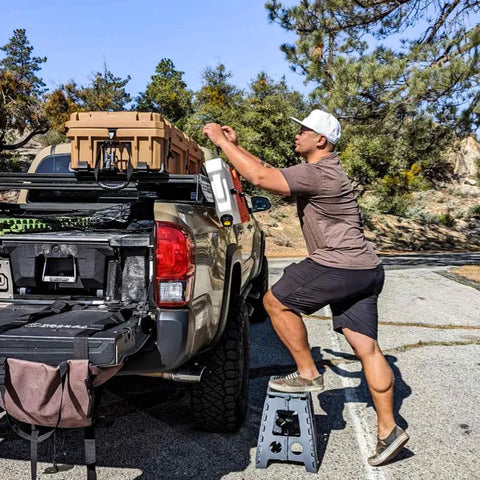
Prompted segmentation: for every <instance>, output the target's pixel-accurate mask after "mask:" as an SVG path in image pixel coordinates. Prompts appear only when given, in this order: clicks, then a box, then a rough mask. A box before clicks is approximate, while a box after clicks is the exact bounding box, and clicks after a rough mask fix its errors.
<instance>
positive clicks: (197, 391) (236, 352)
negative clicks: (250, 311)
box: [191, 296, 250, 432]
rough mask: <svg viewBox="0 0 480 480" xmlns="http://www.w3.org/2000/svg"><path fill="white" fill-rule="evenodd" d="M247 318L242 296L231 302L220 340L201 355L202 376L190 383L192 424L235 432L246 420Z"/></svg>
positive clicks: (210, 429) (215, 430) (247, 371)
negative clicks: (192, 383) (197, 380)
mask: <svg viewBox="0 0 480 480" xmlns="http://www.w3.org/2000/svg"><path fill="white" fill-rule="evenodd" d="M248 326H249V322H248V316H247V313H246V308H245V302H244V300H243V298H241V297H240V296H237V297H235V298H234V299H233V301H232V302H231V304H230V309H229V313H228V319H227V325H226V326H225V331H224V332H223V335H222V338H221V339H220V341H219V343H218V344H217V345H216V346H215V347H214V348H213V350H210V351H209V352H208V354H206V355H205V356H204V357H203V362H204V364H205V366H206V369H205V372H204V373H203V375H202V380H201V382H200V383H198V384H194V385H192V390H191V406H192V412H193V419H194V422H195V425H196V426H197V427H198V428H200V429H202V430H209V431H213V432H234V431H236V430H237V429H238V428H239V427H240V426H241V425H242V423H243V421H244V420H245V415H246V412H247V405H248V374H249V341H250V340H249V328H248Z"/></svg>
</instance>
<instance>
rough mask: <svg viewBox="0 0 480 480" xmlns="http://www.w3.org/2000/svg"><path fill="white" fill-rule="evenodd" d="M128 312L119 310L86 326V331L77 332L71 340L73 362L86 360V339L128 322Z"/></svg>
mask: <svg viewBox="0 0 480 480" xmlns="http://www.w3.org/2000/svg"><path fill="white" fill-rule="evenodd" d="M127 311H128V310H123V309H122V310H119V311H118V312H115V313H113V314H112V315H111V316H110V317H106V318H102V319H101V320H97V321H96V322H95V323H92V324H91V325H89V326H88V328H87V329H85V330H82V331H81V332H78V333H77V334H76V335H75V337H74V338H73V358H74V359H75V360H88V359H89V356H88V338H89V337H90V335H92V334H93V333H97V332H103V331H104V330H106V329H107V328H110V327H113V326H115V325H120V324H121V323H124V322H126V321H127V320H128V318H127V317H126V314H127V313H126V312H127Z"/></svg>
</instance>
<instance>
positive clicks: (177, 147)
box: [67, 112, 203, 173]
mask: <svg viewBox="0 0 480 480" xmlns="http://www.w3.org/2000/svg"><path fill="white" fill-rule="evenodd" d="M67 128H68V131H67V138H69V139H70V140H71V141H72V160H71V167H72V168H73V169H74V170H76V169H79V168H84V169H86V168H90V169H93V168H95V163H96V160H97V157H98V155H99V149H100V148H101V145H102V144H103V143H104V142H106V141H108V140H109V139H110V137H109V133H110V135H112V136H113V140H114V141H115V142H118V143H119V144H123V145H126V144H128V145H129V147H130V150H131V163H132V167H133V168H134V169H146V168H148V169H151V170H157V171H158V170H159V171H163V170H164V171H166V172H167V173H199V172H200V169H201V163H202V161H203V152H202V151H201V149H200V147H199V146H198V145H197V144H196V143H195V142H194V141H193V140H191V139H190V138H189V137H188V136H187V135H186V134H185V133H183V132H182V131H181V130H179V129H177V128H176V127H174V126H173V125H172V124H171V123H170V122H169V121H168V120H166V119H165V118H164V117H163V116H162V115H160V114H159V113H149V112H76V113H72V115H71V116H70V120H69V121H68V122H67ZM128 156H129V152H128V150H127V148H116V151H115V160H116V162H115V163H116V167H117V168H118V169H119V170H122V171H125V170H126V169H127V163H128Z"/></svg>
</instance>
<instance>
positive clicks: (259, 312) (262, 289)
mask: <svg viewBox="0 0 480 480" xmlns="http://www.w3.org/2000/svg"><path fill="white" fill-rule="evenodd" d="M252 283H253V289H254V290H255V291H256V292H257V293H260V296H259V297H258V298H254V299H251V300H249V302H248V303H249V304H250V305H251V306H252V307H253V312H252V314H251V315H250V321H251V322H252V323H261V322H264V321H265V320H266V319H267V318H268V313H267V311H266V310H265V307H264V306H263V296H264V295H265V294H266V293H267V291H268V260H267V257H266V256H265V255H264V256H263V258H262V268H261V269H260V273H259V274H258V276H257V278H255V279H254V280H253V282H252Z"/></svg>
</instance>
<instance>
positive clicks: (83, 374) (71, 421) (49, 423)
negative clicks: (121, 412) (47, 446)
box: [0, 358, 121, 480]
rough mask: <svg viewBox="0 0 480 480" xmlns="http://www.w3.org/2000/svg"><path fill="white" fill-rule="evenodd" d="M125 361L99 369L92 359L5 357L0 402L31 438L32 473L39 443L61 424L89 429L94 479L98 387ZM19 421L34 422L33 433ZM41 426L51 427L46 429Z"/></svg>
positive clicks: (89, 463) (18, 430) (88, 453)
mask: <svg viewBox="0 0 480 480" xmlns="http://www.w3.org/2000/svg"><path fill="white" fill-rule="evenodd" d="M120 368H121V365H117V366H112V367H108V368H105V369H103V368H102V369H100V368H98V367H95V366H92V365H90V364H89V361H88V360H67V361H66V362H62V363H60V364H59V365H58V366H57V367H54V366H51V365H47V364H45V363H38V362H30V361H27V360H20V359H15V358H8V359H7V358H0V406H1V407H2V408H3V409H4V410H5V412H6V413H7V418H8V420H9V422H10V425H11V426H12V428H13V430H14V431H15V432H16V433H17V434H18V435H19V436H21V437H22V438H25V439H27V440H29V441H30V442H31V464H32V467H31V474H32V479H36V463H37V444H38V443H40V442H42V441H44V440H46V439H47V438H48V437H50V436H51V435H52V434H53V433H54V432H55V430H56V429H57V428H77V427H84V428H85V457H86V464H87V472H88V474H87V478H88V479H89V480H91V479H95V478H96V474H95V438H94V432H93V426H92V419H93V411H94V406H95V387H97V386H99V385H101V384H102V383H104V382H106V381H107V380H108V379H109V378H111V377H112V376H113V375H115V374H116V373H117V372H118V370H119V369H120ZM18 422H23V423H26V424H30V425H31V432H30V433H28V432H26V431H25V430H23V429H22V428H21V426H20V425H19V423H18ZM38 427H50V428H49V429H48V430H47V431H46V432H43V433H41V431H40V430H39V428H38Z"/></svg>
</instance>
